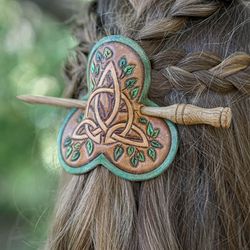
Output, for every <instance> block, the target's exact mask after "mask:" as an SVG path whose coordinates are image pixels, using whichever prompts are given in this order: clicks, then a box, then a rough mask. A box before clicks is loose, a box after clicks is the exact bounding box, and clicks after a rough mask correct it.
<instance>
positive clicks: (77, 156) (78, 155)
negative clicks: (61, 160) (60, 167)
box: [71, 150, 81, 161]
mask: <svg viewBox="0 0 250 250" xmlns="http://www.w3.org/2000/svg"><path fill="white" fill-rule="evenodd" d="M80 155H81V154H80V151H78V150H77V151H74V153H73V155H72V158H71V161H77V160H78V159H79V157H80Z"/></svg>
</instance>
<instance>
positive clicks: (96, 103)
mask: <svg viewBox="0 0 250 250" xmlns="http://www.w3.org/2000/svg"><path fill="white" fill-rule="evenodd" d="M150 83H151V66H150V62H149V60H148V58H147V56H146V54H145V52H144V51H143V49H142V48H141V47H140V46H139V45H138V44H137V43H136V42H135V41H133V40H131V39H129V38H126V37H123V36H108V37H105V38H103V39H101V40H100V41H99V42H98V43H97V44H96V45H95V46H94V48H93V49H92V51H91V53H90V55H89V60H88V67H87V84H88V94H87V96H86V97H85V98H84V100H74V99H63V98H55V97H42V96H19V97H18V98H19V99H21V100H23V101H26V102H29V103H39V104H49V105H55V106H61V107H66V108H72V107H73V108H74V109H72V110H71V111H70V112H69V114H68V115H67V117H66V119H65V120H64V122H63V124H62V127H61V129H60V132H59V136H58V147H59V150H58V151H59V159H60V162H61V164H62V166H63V168H64V169H65V170H66V171H67V172H69V173H71V174H83V173H86V172H88V171H90V170H92V169H94V168H95V167H97V166H98V165H99V164H101V165H102V166H104V167H106V168H107V169H109V170H110V171H111V172H113V173H114V174H115V175H117V176H120V177H121V178H124V179H127V180H131V181H142V180H148V179H151V178H154V177H156V176H158V175H159V174H161V173H162V172H163V171H164V170H165V169H166V168H167V167H168V166H169V165H170V164H171V162H172V161H173V159H174V157H175V155H176V152H177V149H178V132H177V128H176V126H175V125H174V123H176V124H181V125H193V124H208V125H212V126H214V127H221V128H228V127H229V126H230V123H231V118H232V114H231V109H230V108H223V107H218V108H213V109H204V108H200V107H196V106H193V105H190V104H174V105H171V106H169V107H157V105H156V104H155V103H154V102H152V101H151V100H149V99H148V97H147V93H148V89H149V86H150Z"/></svg>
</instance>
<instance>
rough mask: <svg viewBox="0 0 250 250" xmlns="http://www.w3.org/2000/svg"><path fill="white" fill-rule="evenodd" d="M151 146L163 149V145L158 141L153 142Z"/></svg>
mask: <svg viewBox="0 0 250 250" xmlns="http://www.w3.org/2000/svg"><path fill="white" fill-rule="evenodd" d="M151 146H152V147H154V148H162V145H161V143H160V142H158V141H156V140H153V141H151Z"/></svg>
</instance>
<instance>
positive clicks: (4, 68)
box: [0, 0, 74, 250]
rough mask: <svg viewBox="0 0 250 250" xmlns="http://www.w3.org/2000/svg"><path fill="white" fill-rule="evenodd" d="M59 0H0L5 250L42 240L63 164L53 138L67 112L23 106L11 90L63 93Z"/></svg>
mask: <svg viewBox="0 0 250 250" xmlns="http://www.w3.org/2000/svg"><path fill="white" fill-rule="evenodd" d="M46 2H47V4H46ZM56 2H57V5H56ZM63 3H64V4H65V1H63V0H61V1H60V0H59V1H56V0H54V1H52V0H51V1H45V0H44V1H39V0H37V1H36V3H34V1H33V2H32V1H15V0H0V242H1V247H0V248H1V249H3V250H29V249H38V248H40V247H41V246H42V245H43V243H44V240H45V239H46V232H47V227H48V220H49V218H50V216H51V211H52V208H53V200H54V198H55V194H56V186H57V180H58V173H59V169H60V168H59V164H58V162H57V152H56V137H57V131H58V127H59V125H60V122H61V120H62V119H63V116H64V114H65V111H62V110H59V109H57V108H51V107H40V106H39V107H38V106H31V105H27V104H23V103H21V102H20V101H18V100H16V98H15V96H16V95H20V94H27V93H30V94H40V95H52V96H59V95H60V94H61V92H62V90H63V82H64V80H63V77H62V66H63V63H64V62H65V60H66V57H67V55H68V54H69V50H70V49H71V48H73V46H74V41H73V40H72V38H71V36H70V32H69V29H68V28H67V25H66V23H65V20H68V19H69V18H70V15H71V14H72V13H73V9H72V8H71V7H72V6H69V5H63ZM53 4H54V5H53ZM39 5H40V7H42V8H39V7H38V6H39ZM53 6H54V7H53ZM69 7H70V8H69ZM46 11H47V12H46ZM48 13H49V14H48ZM53 16H54V17H53Z"/></svg>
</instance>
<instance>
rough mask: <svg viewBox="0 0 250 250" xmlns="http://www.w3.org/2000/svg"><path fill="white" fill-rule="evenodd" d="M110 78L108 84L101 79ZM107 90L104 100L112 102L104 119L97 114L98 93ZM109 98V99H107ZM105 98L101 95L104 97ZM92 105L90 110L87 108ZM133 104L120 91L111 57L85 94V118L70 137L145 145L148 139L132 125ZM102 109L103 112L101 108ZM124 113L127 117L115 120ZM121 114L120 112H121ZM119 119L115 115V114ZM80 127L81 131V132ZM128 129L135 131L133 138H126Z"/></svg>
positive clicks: (109, 142)
mask: <svg viewBox="0 0 250 250" xmlns="http://www.w3.org/2000/svg"><path fill="white" fill-rule="evenodd" d="M107 78H110V79H109V80H110V82H111V85H110V87H103V86H105V82H106V81H108V79H107ZM103 94H108V101H109V102H111V103H112V106H111V112H110V114H109V116H108V118H107V119H106V120H104V119H103V117H102V116H101V114H100V109H99V107H100V105H103V104H102V102H103V100H102V96H103ZM111 98H112V99H113V100H114V102H112V101H111V100H110V99H111ZM104 99H105V98H104ZM121 105H124V106H126V107H125V111H122V110H121ZM91 109H92V110H91ZM134 111H135V109H134V108H133V104H132V103H131V102H130V100H129V99H128V97H127V96H126V95H125V94H124V93H122V90H121V86H120V84H119V81H118V77H117V75H116V70H115V65H114V63H113V62H112V61H111V62H109V63H108V65H107V66H106V68H105V70H104V71H103V73H102V76H101V78H100V81H99V82H98V84H97V85H96V88H95V90H94V91H93V92H92V94H91V95H90V97H89V100H88V105H87V108H86V112H85V117H86V118H85V119H84V121H82V122H81V123H80V124H79V125H78V126H77V127H76V129H75V131H74V132H73V135H72V138H73V139H76V140H84V139H87V138H91V139H92V140H93V141H94V142H95V143H98V144H100V143H102V144H111V143H117V142H121V143H124V144H127V145H131V146H137V147H148V145H149V143H148V139H147V137H146V135H145V134H144V132H143V131H142V129H140V127H139V126H137V125H135V124H134V123H133V122H134ZM91 112H93V113H94V119H91V118H90V117H91V114H90V113H91ZM103 112H105V113H106V112H107V111H106V110H104V111H103ZM120 112H121V113H126V116H127V121H126V122H121V121H120V122H119V121H117V117H118V116H119V113H120ZM121 115H122V114H121ZM118 119H119V118H118ZM82 131H83V133H81V132H82ZM130 132H132V133H133V132H134V134H138V136H135V137H134V138H133V139H132V138H128V137H129V134H130Z"/></svg>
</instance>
